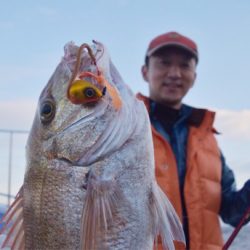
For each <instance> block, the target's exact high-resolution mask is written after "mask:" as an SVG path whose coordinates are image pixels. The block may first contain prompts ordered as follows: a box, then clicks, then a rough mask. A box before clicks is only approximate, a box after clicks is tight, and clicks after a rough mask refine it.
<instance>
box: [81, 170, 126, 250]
mask: <svg viewBox="0 0 250 250" xmlns="http://www.w3.org/2000/svg"><path fill="white" fill-rule="evenodd" d="M122 199H123V195H122V191H121V189H120V188H119V187H118V186H117V185H116V181H115V179H109V180H104V179H101V178H100V177H96V176H95V175H90V176H89V177H88V183H87V191H86V198H85V202H84V207H83V213H82V221H81V249H82V250H89V249H95V248H96V246H97V244H98V243H99V240H98V239H99V238H100V236H102V237H103V235H104V234H105V233H106V232H107V230H108V227H109V224H110V222H112V221H113V218H114V215H115V214H116V213H117V209H118V206H117V205H118V204H119V203H120V202H119V201H121V200H122Z"/></svg>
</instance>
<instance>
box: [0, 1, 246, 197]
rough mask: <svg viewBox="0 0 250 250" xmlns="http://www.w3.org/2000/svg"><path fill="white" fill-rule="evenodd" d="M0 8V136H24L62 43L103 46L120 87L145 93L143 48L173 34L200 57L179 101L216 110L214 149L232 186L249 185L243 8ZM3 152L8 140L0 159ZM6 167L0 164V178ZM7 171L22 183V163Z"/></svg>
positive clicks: (37, 4) (138, 4)
mask: <svg viewBox="0 0 250 250" xmlns="http://www.w3.org/2000/svg"><path fill="white" fill-rule="evenodd" d="M0 8H1V15H0V34H1V40H0V75H1V80H0V117H1V119H0V129H23V130H29V129H30V127H31V124H32V120H33V117H34V112H35V109H36V103H37V100H38V97H39V94H40V92H41V90H42V89H43V87H44V86H45V85H46V83H47V81H48V79H49V78H50V76H51V75H52V73H53V71H54V70H55V68H56V66H57V64H58V63H59V61H60V60H61V57H62V56H63V53H64V52H63V47H64V45H65V44H66V43H67V42H69V41H74V42H75V43H76V44H78V45H80V44H82V43H85V42H87V43H91V41H92V40H93V39H94V40H97V41H100V42H102V43H104V44H105V45H106V46H107V48H108V50H109V52H110V55H111V58H112V60H113V62H114V64H115V65H116V67H117V69H118V70H119V72H120V74H121V75H122V77H123V79H124V81H125V82H126V83H127V84H128V85H129V86H130V87H131V88H132V90H133V91H134V92H135V93H136V92H138V91H139V92H142V93H143V94H147V93H148V88H147V83H145V82H144V81H143V79H142V77H141V73H140V69H141V65H142V64H143V61H144V56H145V51H146V48H147V46H148V43H149V41H150V40H151V39H152V38H154V37H155V36H156V35H159V34H161V33H164V32H167V31H177V32H180V33H182V34H183V35H186V36H188V37H190V38H192V39H193V40H194V41H196V43H197V44H198V48H199V54H200V61H199V64H198V67H197V79H196V82H195V85H194V87H193V89H191V90H190V93H189V94H188V96H187V97H186V98H185V99H184V102H185V103H187V104H190V105H194V106H197V107H206V108H209V109H212V110H215V111H217V118H216V128H217V130H218V131H219V132H221V135H219V136H218V140H219V144H220V148H221V150H222V151H223V153H224V155H225V156H226V159H227V162H228V164H229V166H230V167H231V168H232V169H233V170H234V172H235V174H236V179H237V183H238V187H241V186H242V184H243V182H244V181H245V180H246V179H248V178H249V176H250V175H249V170H248V169H249V167H250V153H249V150H250V98H249V93H250V78H249V70H250V60H249V58H250V32H249V25H250V15H249V11H250V2H249V1H246V0H239V1H235V0H234V1H233V0H220V1H215V0H210V1H201V0H200V1H198V0H182V1H181V0H175V1H167V0H165V1H163V0H154V1H145V0H144V1H142V0H140V1H139V0H91V1H90V0H81V1H80V0H79V1H76V0H70V1H64V2H63V1H57V0H56V1H55V0H54V1H48V0H44V1H31V0H26V1H11V0H9V1H1V2H0ZM1 136H4V135H1V134H0V139H1ZM25 140H26V138H25V139H22V142H21V144H22V146H21V147H22V148H24V146H25ZM21 144H20V145H21ZM7 147H8V138H7V137H6V138H5V139H2V141H1V145H0V150H2V151H0V155H2V154H7V153H6V152H5V150H6V148H7ZM3 151H4V152H3ZM22 155H24V153H22ZM5 157H6V156H5ZM20 157H21V158H22V156H20ZM23 158H24V156H23ZM6 164H7V163H5V162H3V161H2V162H1V165H2V166H1V171H2V169H3V171H5V170H4V169H5V168H7V166H6ZM13 164H14V165H15V164H16V165H15V167H16V170H15V171H14V172H15V174H16V175H19V176H22V175H23V170H24V167H19V165H20V164H22V165H24V163H23V160H20V161H19V160H17V162H14V163H13ZM0 181H1V177H0ZM19 182H20V181H19ZM19 182H18V184H16V185H19ZM14 189H15V190H16V189H17V188H14ZM0 192H1V190H0Z"/></svg>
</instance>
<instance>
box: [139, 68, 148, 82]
mask: <svg viewBox="0 0 250 250" xmlns="http://www.w3.org/2000/svg"><path fill="white" fill-rule="evenodd" d="M141 74H142V77H143V79H144V80H145V81H146V82H148V68H147V66H146V65H145V64H144V65H142V67H141Z"/></svg>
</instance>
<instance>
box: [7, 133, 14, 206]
mask: <svg viewBox="0 0 250 250" xmlns="http://www.w3.org/2000/svg"><path fill="white" fill-rule="evenodd" d="M12 144H13V131H10V141H9V171H8V206H10V203H11V174H12V173H11V170H12Z"/></svg>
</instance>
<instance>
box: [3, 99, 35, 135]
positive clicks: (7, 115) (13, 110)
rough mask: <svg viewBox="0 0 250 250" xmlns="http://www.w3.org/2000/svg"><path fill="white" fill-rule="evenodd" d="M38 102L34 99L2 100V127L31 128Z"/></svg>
mask: <svg viewBox="0 0 250 250" xmlns="http://www.w3.org/2000/svg"><path fill="white" fill-rule="evenodd" d="M36 105H37V103H36V102H35V101H33V100H18V101H16V102H10V101H1V102H0V117H1V120H0V129H18V130H20V129H22V130H29V129H30V127H31V124H32V121H33V118H34V115H35V110H36Z"/></svg>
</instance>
